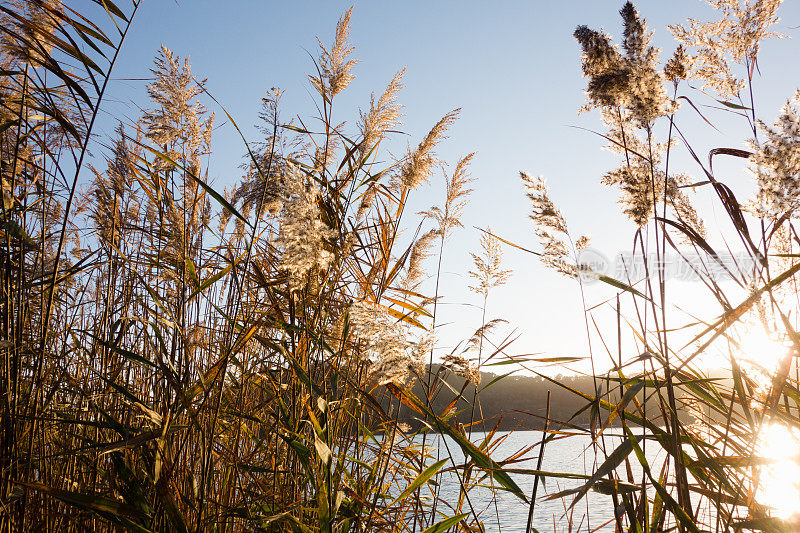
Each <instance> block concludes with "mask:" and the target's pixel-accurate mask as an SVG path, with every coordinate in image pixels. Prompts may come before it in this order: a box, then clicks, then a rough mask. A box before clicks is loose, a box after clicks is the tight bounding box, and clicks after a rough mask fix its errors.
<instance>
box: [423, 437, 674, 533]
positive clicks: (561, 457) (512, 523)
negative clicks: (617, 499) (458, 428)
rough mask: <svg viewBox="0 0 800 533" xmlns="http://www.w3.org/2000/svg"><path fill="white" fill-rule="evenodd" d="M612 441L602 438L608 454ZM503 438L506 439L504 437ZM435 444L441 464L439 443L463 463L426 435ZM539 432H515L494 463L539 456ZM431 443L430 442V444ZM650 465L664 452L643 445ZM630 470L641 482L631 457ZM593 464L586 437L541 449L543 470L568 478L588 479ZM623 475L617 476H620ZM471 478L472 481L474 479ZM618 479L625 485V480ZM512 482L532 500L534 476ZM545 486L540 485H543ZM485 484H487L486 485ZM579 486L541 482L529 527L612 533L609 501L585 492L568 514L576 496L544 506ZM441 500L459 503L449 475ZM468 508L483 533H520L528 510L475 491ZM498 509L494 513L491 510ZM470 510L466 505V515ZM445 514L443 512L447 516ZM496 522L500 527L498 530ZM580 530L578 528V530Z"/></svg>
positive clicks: (510, 498) (508, 497) (513, 500)
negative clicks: (524, 453)
mask: <svg viewBox="0 0 800 533" xmlns="http://www.w3.org/2000/svg"><path fill="white" fill-rule="evenodd" d="M613 433H614V435H612V434H611V433H609V434H608V435H606V436H605V445H606V449H607V450H608V453H611V451H612V450H613V449H614V448H615V447H616V446H618V445H619V443H620V442H621V440H620V437H619V430H618V429H615V430H613ZM504 434H506V433H504ZM484 436H485V434H484V433H482V432H475V433H473V435H472V440H473V442H476V443H477V442H481V441H482V440H483V438H484ZM431 438H434V439H439V440H438V443H439V444H438V446H439V452H440V455H441V457H442V458H446V457H447V449H446V447H445V444H444V442H442V441H441V439H443V438H446V439H447V447H449V450H450V452H451V453H452V454H453V457H454V459H455V462H456V464H459V463H461V462H463V454H462V453H461V448H459V446H458V445H457V444H456V443H455V442H454V441H452V440H451V439H450V438H449V437H443V436H441V435H428V439H431ZM541 438H542V432H541V431H516V432H513V433H511V434H510V435H508V437H507V438H506V439H505V440H504V441H503V442H502V444H500V445H499V446H498V447H497V449H496V450H495V451H494V452H493V453H492V457H493V458H494V459H495V460H500V459H503V458H506V457H508V456H510V455H512V454H513V453H514V452H517V451H519V450H520V449H522V448H525V447H527V446H530V445H531V444H536V448H534V450H532V454H537V453H538V449H539V448H538V444H539V442H540V441H541ZM428 442H429V443H430V442H431V441H430V440H428ZM642 444H643V447H644V451H645V455H646V456H647V458H648V462H650V464H651V465H653V462H652V461H656V464H657V465H659V466H660V461H658V459H660V458H663V456H664V452H663V450H661V449H659V448H658V447H657V446H656V445H655V444H654V443H653V442H652V441H650V442H646V441H643V442H642ZM630 459H631V467H632V471H633V473H634V479H636V480H637V481H640V480H641V475H642V474H641V472H642V471H641V468H640V467H639V465H638V462H637V461H636V456H635V455H634V454H631V456H630ZM594 460H595V454H594V451H593V450H592V448H591V438H590V437H589V436H588V435H570V436H569V437H567V438H560V439H557V440H553V441H551V442H549V443H548V444H547V445H546V446H545V455H544V460H543V463H542V470H544V471H549V472H568V473H573V474H591V472H592V469H593V466H595V464H594ZM602 462H603V456H602V452H600V453H599V454H598V457H597V465H599V464H602ZM509 468H520V469H535V468H536V459H532V460H529V461H523V462H520V463H516V464H514V465H511V466H509ZM622 472H623V470H620V473H622ZM473 477H474V476H473ZM621 477H622V479H627V478H626V477H625V476H624V475H622V476H621ZM512 478H513V479H514V481H515V482H516V483H517V484H518V485H519V486H520V488H521V489H522V490H523V492H525V494H526V495H527V496H528V497H530V494H531V492H532V489H533V482H534V478H533V476H529V475H523V474H512ZM542 481H544V485H543V484H542ZM486 483H488V480H487V481H486ZM582 483H583V482H582V480H573V479H563V478H546V479H544V480H541V479H540V482H539V488H538V491H537V497H536V504H535V507H534V520H533V527H534V528H536V529H537V530H538V531H539V532H540V533H545V532H552V531H556V532H562V531H583V532H586V531H600V532H606V531H611V532H613V531H614V522H613V519H614V511H613V503H612V499H611V496H608V495H604V494H600V493H596V492H589V493H588V494H587V495H586V496H584V498H583V499H582V500H581V501H580V502H579V503H578V504H577V505H576V506H575V507H574V509H572V510H569V506H570V504H571V502H572V499H573V497H574V496H572V495H570V496H566V497H564V498H559V499H555V500H546V499H545V497H546V496H547V495H549V494H555V493H558V492H560V491H563V490H567V489H571V488H575V487H578V486H580V485H581V484H582ZM441 491H442V496H443V497H444V499H446V500H447V501H448V502H455V501H457V499H458V493H459V483H458V479H457V478H456V476H455V474H452V473H450V474H447V475H445V476H444V478H443V480H442V489H441ZM469 498H470V501H471V502H472V505H473V507H474V509H475V511H476V513H478V515H479V517H480V519H481V520H482V521H483V522H484V524H485V525H486V530H487V531H505V532H508V533H520V532H522V533H524V532H525V526H526V523H527V519H528V507H527V505H525V504H524V503H523V502H522V501H520V500H519V499H518V498H517V497H516V496H514V495H513V494H510V493H508V492H505V491H499V492H498V493H497V497H496V499H495V498H493V494H492V491H491V489H490V488H489V487H485V488H484V487H476V488H474V489H472V490H471V491H470V492H469ZM495 506H496V507H495ZM587 510H588V511H590V512H587ZM468 511H469V507H468V506H467V504H466V503H465V504H464V512H468ZM445 512H446V511H445ZM568 516H571V522H572V529H570V527H569V525H568V523H569V521H570V520H569V519H568ZM498 517H499V527H498ZM579 526H580V527H579Z"/></svg>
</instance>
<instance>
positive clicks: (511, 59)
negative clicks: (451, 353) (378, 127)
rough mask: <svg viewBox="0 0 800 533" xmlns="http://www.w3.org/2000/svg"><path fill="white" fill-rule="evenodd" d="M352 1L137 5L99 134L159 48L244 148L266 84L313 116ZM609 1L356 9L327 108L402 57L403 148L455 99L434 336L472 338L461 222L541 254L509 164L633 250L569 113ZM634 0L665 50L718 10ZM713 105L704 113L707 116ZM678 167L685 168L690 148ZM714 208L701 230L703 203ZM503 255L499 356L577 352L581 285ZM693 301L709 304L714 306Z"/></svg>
mask: <svg viewBox="0 0 800 533" xmlns="http://www.w3.org/2000/svg"><path fill="white" fill-rule="evenodd" d="M349 6H350V3H349V2H339V1H324V2H323V1H314V2H312V1H295V2H256V1H245V0H228V1H227V2H219V1H210V0H191V1H190V0H185V1H184V2H182V3H181V4H177V3H174V2H171V1H157V0H143V2H142V6H141V8H140V12H139V14H138V15H137V17H138V20H136V21H135V22H134V26H133V30H132V31H131V33H130V35H129V37H128V41H127V43H126V48H125V50H124V52H123V54H122V56H121V59H120V64H119V65H118V68H117V70H116V72H115V78H116V80H115V82H114V84H113V85H112V87H111V102H110V104H109V105H108V106H107V109H108V111H109V119H108V120H106V121H104V125H103V127H104V128H105V130H106V131H110V130H111V129H113V121H112V120H110V117H112V116H114V117H117V118H123V119H125V118H126V117H127V118H128V119H132V118H135V117H137V116H138V108H137V106H143V105H146V100H145V89H144V87H145V83H146V81H143V79H144V78H147V77H148V76H149V75H150V72H149V70H148V69H149V68H150V66H151V65H152V57H153V55H154V54H155V52H156V51H157V49H158V47H159V46H160V45H161V44H162V43H163V44H165V45H166V46H168V47H169V48H171V49H172V50H173V51H174V52H175V53H176V54H178V55H180V56H181V57H184V56H187V55H188V56H189V57H190V59H191V63H192V69H193V72H194V73H195V74H196V75H197V76H199V77H201V78H202V77H205V78H207V79H208V85H207V87H208V89H209V90H210V91H211V92H212V93H213V94H214V95H215V96H216V97H217V98H218V100H219V101H220V102H222V103H223V105H225V106H226V107H227V108H228V111H229V112H230V113H231V115H232V116H233V117H234V118H235V119H236V120H237V122H238V123H239V124H240V125H241V126H242V127H243V130H244V132H245V134H246V135H247V136H248V137H249V139H250V140H258V134H257V132H256V130H255V128H254V125H255V123H256V116H257V114H258V110H259V106H260V102H261V97H262V96H264V95H265V93H266V90H267V89H269V88H270V87H280V88H281V89H283V90H284V91H285V96H284V98H283V100H282V103H283V105H282V114H283V117H284V118H289V117H291V116H293V115H296V114H300V115H302V116H310V115H312V114H313V113H314V109H315V108H314V103H313V102H314V98H313V93H312V90H311V88H310V86H309V84H308V82H307V80H306V74H307V73H309V72H311V70H312V69H313V64H312V61H311V56H314V57H316V55H317V44H316V36H319V37H320V38H321V40H322V41H323V42H324V43H326V44H327V43H330V41H331V40H332V38H333V32H334V28H335V24H336V20H337V19H338V18H339V16H340V15H341V14H342V12H343V11H344V10H345V9H347V7H349ZM621 6H622V1H616V0H615V1H606V0H603V1H600V0H582V1H577V0H576V1H563V2H545V1H516V2H510V1H509V2H493V3H489V2H485V1H463V2H454V1H442V2H430V1H428V2H425V1H404V2H388V1H362V2H356V3H355V7H354V10H353V17H352V32H351V42H352V43H353V45H354V46H355V48H356V50H355V56H356V57H357V58H358V59H359V60H360V63H359V64H358V66H357V67H356V70H355V73H356V75H357V79H356V80H355V81H354V82H353V84H352V85H351V86H350V87H349V88H348V89H347V90H346V91H345V92H344V93H342V94H341V95H340V96H339V97H337V98H338V100H337V102H336V104H335V105H336V113H337V115H336V118H338V119H339V120H348V121H351V122H353V123H354V122H355V120H356V119H357V117H358V109H359V108H365V107H368V105H369V97H370V93H371V92H375V93H380V92H381V91H382V90H383V88H384V87H385V85H386V84H387V83H388V81H389V80H390V79H391V77H392V75H393V74H394V73H395V72H396V71H398V70H400V69H401V68H403V67H407V69H408V70H407V73H406V78H405V89H404V90H403V91H402V92H401V93H400V96H399V100H400V102H401V103H402V104H403V105H404V106H405V107H404V115H405V117H404V125H403V127H402V128H401V129H402V131H403V132H404V133H407V134H408V137H407V139H408V142H410V143H412V144H414V143H416V142H417V141H418V140H419V139H420V138H421V136H422V135H424V134H425V133H426V132H427V130H428V129H429V128H430V126H431V125H433V123H435V122H436V121H437V120H438V119H439V118H440V117H441V116H442V115H443V114H444V113H446V112H447V111H448V110H450V109H452V108H455V107H461V108H462V115H461V119H460V120H459V121H458V123H457V124H456V125H455V126H454V127H453V128H452V130H451V131H450V135H449V139H448V140H446V141H445V142H444V143H443V144H442V145H441V148H440V150H439V155H440V156H441V157H442V158H443V159H444V160H445V161H448V162H450V163H451V165H452V164H454V163H455V162H456V160H457V159H458V158H459V157H460V156H462V155H465V154H467V153H469V152H472V151H477V156H476V159H475V161H474V164H473V167H472V174H473V175H474V177H475V178H477V181H476V182H475V184H474V189H475V192H474V193H473V197H472V203H471V205H470V207H469V208H468V209H467V211H466V212H465V215H464V217H463V223H464V226H465V228H464V229H463V230H460V232H459V233H457V235H456V236H455V237H454V238H453V239H452V241H451V242H450V243H449V247H448V249H447V250H446V255H445V271H446V273H445V275H444V283H443V294H444V297H445V301H446V302H449V303H448V305H447V306H446V307H445V309H446V311H445V312H444V315H443V316H444V321H445V322H446V323H447V324H448V325H446V326H445V327H444V328H443V329H442V330H441V331H442V333H443V336H444V338H443V343H444V344H452V343H453V342H455V341H456V340H457V339H459V338H463V337H465V336H468V335H469V334H470V333H471V332H472V331H473V330H474V329H476V328H477V327H478V326H479V325H480V313H479V311H478V310H477V309H476V308H475V307H474V304H478V303H479V302H478V298H477V297H476V296H474V295H472V294H470V293H469V292H468V291H467V290H466V285H467V284H468V283H469V280H468V277H467V271H468V270H469V268H470V267H471V261H470V259H469V255H468V253H469V251H472V250H476V248H477V244H478V238H479V233H478V232H477V231H476V230H475V229H474V228H473V226H481V227H485V226H487V225H491V226H492V227H493V229H494V231H495V232H497V233H498V234H500V235H502V236H503V237H505V238H507V239H509V240H512V241H514V242H517V243H519V244H521V245H523V246H526V247H529V248H533V249H537V247H538V243H537V242H536V238H535V236H534V234H533V228H532V226H531V224H530V223H529V222H528V220H527V213H528V206H527V201H526V199H525V198H524V195H523V193H522V190H521V186H520V182H519V179H518V171H519V170H526V171H529V172H531V173H532V174H541V175H544V176H545V177H546V178H547V180H548V183H549V185H550V187H551V194H552V197H553V198H554V200H555V201H556V202H557V203H558V205H559V206H560V207H561V208H562V210H563V211H564V213H565V215H566V217H567V219H568V221H569V224H570V228H571V230H572V231H573V232H574V233H575V234H582V233H590V234H592V237H593V244H594V247H595V248H597V249H599V250H602V251H603V252H604V253H605V254H606V255H613V254H614V253H616V252H618V251H622V250H629V249H630V242H631V239H632V236H633V231H634V227H633V225H632V223H630V222H628V221H626V220H625V219H624V218H623V217H622V216H621V215H620V214H619V211H618V209H617V207H616V198H617V192H616V191H614V190H610V189H608V188H606V187H604V186H602V185H600V183H599V180H600V177H601V176H602V174H603V173H604V172H605V171H607V170H609V169H611V168H612V167H613V165H614V161H615V159H614V157H613V156H612V155H611V154H610V153H608V152H605V151H603V150H601V146H602V144H601V141H602V140H601V139H600V138H599V137H596V136H594V135H592V134H591V133H587V132H586V131H582V130H580V129H576V128H573V127H571V126H580V127H584V128H590V129H600V128H601V126H600V124H599V121H598V119H597V116H596V114H591V113H588V114H583V115H581V116H578V114H577V110H578V108H579V107H580V106H581V105H582V104H583V102H584V95H583V87H584V81H583V79H582V77H581V72H580V62H579V50H578V45H577V43H576V42H575V40H574V39H573V38H572V32H573V30H574V29H575V27H576V26H577V25H579V24H586V25H588V26H590V27H592V28H601V27H602V28H604V29H605V30H606V31H607V32H609V33H611V34H612V35H614V36H617V35H619V33H620V21H619V16H618V14H617V11H618V10H619V8H620V7H621ZM637 8H638V9H639V11H640V13H641V14H642V15H643V16H644V17H645V18H646V19H647V22H648V24H649V25H650V27H651V28H652V29H655V30H656V34H655V41H654V42H655V44H657V45H659V46H661V47H663V49H664V53H663V55H664V56H667V57H668V56H669V54H671V53H672V51H673V50H674V48H675V44H674V42H673V41H672V39H671V36H670V34H669V32H668V31H667V30H666V25H667V24H674V23H680V22H683V21H684V20H685V19H686V18H687V17H695V18H701V19H703V18H707V17H709V16H712V15H713V11H712V10H711V9H710V8H709V7H708V6H707V5H706V4H705V3H702V2H700V1H698V0H676V1H672V2H664V1H657V0H649V1H640V2H637ZM782 19H783V20H782V21H781V23H780V25H779V28H778V31H781V32H783V33H785V34H788V35H790V36H792V35H794V34H796V33H797V28H798V27H800V5H798V2H796V0H792V1H790V2H787V5H785V6H784V7H783V12H782ZM798 51H800V49H799V48H798V42H797V41H796V40H792V39H787V40H781V41H770V42H768V43H767V44H765V45H764V46H763V48H762V53H761V60H760V67H761V72H762V74H763V78H761V79H759V80H758V82H757V85H756V92H757V95H758V96H757V99H758V101H759V108H758V109H759V110H760V115H761V117H762V118H764V119H765V120H767V121H768V122H771V121H772V119H773V118H774V116H775V114H776V112H777V110H778V108H779V106H780V105H781V104H782V102H783V101H784V100H785V99H786V98H788V97H789V96H791V94H792V92H793V91H794V89H795V88H797V87H800V79H798V75H797V73H796V69H794V68H786V65H787V61H790V62H791V63H794V62H795V61H796V58H797V57H799V56H800V54H798ZM309 54H310V55H309ZM687 94H690V95H691V96H692V97H693V98H695V97H696V98H697V99H698V103H706V104H707V103H709V102H710V101H709V100H708V99H705V100H703V99H702V98H703V97H702V96H701V95H699V94H698V93H696V92H695V93H687ZM209 107H211V106H210V105H209ZM709 113H712V115H713V111H712V110H709ZM221 116H222V114H221V113H217V118H218V124H220V125H221V126H220V127H219V129H218V130H217V132H216V133H215V136H214V159H213V163H212V165H211V169H210V175H211V179H212V183H213V184H214V186H218V187H220V188H221V187H224V186H229V187H230V186H231V185H233V183H234V182H235V180H236V179H237V178H238V176H239V170H238V165H239V164H240V163H241V162H242V160H243V159H242V155H243V153H244V150H243V147H242V145H241V142H240V141H238V139H237V137H236V134H235V132H234V131H233V128H231V127H230V126H229V125H223V124H222V123H223V120H222V119H221V118H220V117H221ZM686 120H687V121H688V125H687V129H689V130H690V131H692V132H693V134H694V137H693V139H694V141H695V142H696V143H697V145H696V146H697V147H698V148H699V149H698V152H700V153H705V152H707V150H708V149H710V148H713V147H715V146H735V147H742V145H741V139H743V138H744V135H745V133H746V130H745V128H744V124H743V123H742V122H741V121H740V122H735V121H730V120H729V119H726V118H724V117H723V118H721V119H720V120H721V122H720V123H721V124H722V125H724V126H729V127H730V129H728V128H727V127H722V128H720V129H723V131H725V132H726V133H727V132H729V131H730V132H732V133H731V134H728V135H720V134H719V133H717V132H715V131H713V130H711V129H710V128H708V127H707V126H704V125H703V124H702V122H700V121H699V120H697V119H696V118H693V117H691V116H688V115H687V117H686ZM404 146H405V144H404V142H403V143H398V144H397V146H396V147H395V148H394V151H395V153H396V154H398V155H399V154H400V153H401V150H402V149H403V148H404ZM678 161H679V162H680V163H681V164H682V165H683V166H684V167H685V168H686V169H687V170H688V171H690V172H691V171H693V170H694V169H693V167H692V166H691V164H689V162H688V161H687V160H686V158H685V156H683V157H682V159H681V158H679V159H678ZM721 168H722V169H723V170H724V171H728V170H729V171H730V172H731V176H730V179H731V181H732V182H733V183H742V184H743V183H744V178H743V176H744V175H743V174H742V173H741V172H740V170H739V169H740V165H739V166H737V165H730V166H729V167H728V166H726V167H721ZM742 186H743V187H744V185H742ZM443 188H444V185H443V183H442V181H441V179H439V180H437V179H436V178H434V179H432V182H431V185H430V187H428V188H426V189H425V190H423V191H421V192H420V194H419V196H418V198H417V200H416V202H417V204H416V205H418V207H419V209H423V208H427V207H429V206H430V205H433V204H436V203H439V202H440V201H441V198H442V195H443ZM742 190H743V191H745V192H746V189H742ZM745 192H742V194H745ZM703 194H705V193H702V192H701V193H700V194H699V195H698V196H702V195H703ZM745 196H746V194H745ZM706 200H709V198H705V199H704V198H700V199H699V201H700V202H701V203H702V202H703V201H706ZM710 209H711V208H710ZM709 213H710V214H711V218H712V221H711V223H713V218H714V216H713V210H712V211H709ZM506 258H507V265H508V267H510V268H513V269H514V270H515V274H514V277H513V278H512V281H511V283H510V284H509V285H507V286H506V287H503V288H500V289H497V290H496V292H495V293H493V294H492V295H491V296H490V302H489V306H490V309H489V316H490V317H491V318H505V319H507V320H509V322H510V325H511V327H513V328H516V329H517V330H518V331H519V332H520V333H521V336H520V338H519V339H518V340H517V342H516V343H515V344H514V345H513V347H512V350H511V351H513V352H516V353H530V352H544V353H546V354H547V355H550V356H561V355H577V354H581V355H583V354H586V353H587V346H586V335H585V329H584V320H583V313H582V311H581V309H582V307H581V299H580V293H579V291H578V286H577V284H576V283H575V282H574V281H571V280H567V279H564V278H561V277H559V276H558V275H557V274H555V273H553V272H550V271H548V270H546V269H544V268H543V267H542V266H541V265H540V264H539V263H538V262H537V260H536V258H535V257H533V256H530V255H527V254H524V253H522V252H520V251H517V250H513V249H509V250H506ZM692 289H693V287H691V286H690V285H687V284H686V283H684V284H683V286H677V287H676V291H678V292H680V293H681V294H684V293H685V294H686V295H691V294H692V293H693V290H692ZM681 291H683V292H681ZM611 295H613V291H612V290H611V289H610V288H606V287H599V286H594V285H593V286H591V287H589V288H588V289H587V299H588V301H589V302H590V303H596V302H599V301H602V300H603V299H604V298H607V297H609V296H611ZM698 305H701V308H703V307H702V305H705V304H698ZM703 309H706V310H707V311H708V312H709V313H712V312H713V308H711V307H704V308H703ZM600 324H601V329H602V328H603V327H604V325H608V324H607V323H605V322H603V321H602V320H601V322H600ZM629 355H635V354H629Z"/></svg>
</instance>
